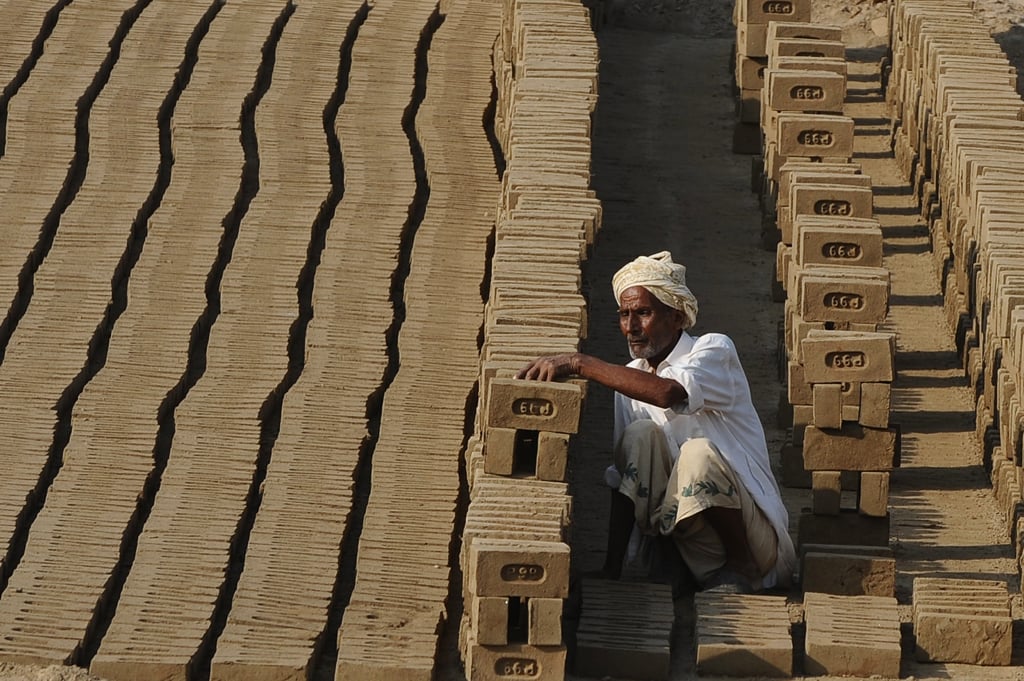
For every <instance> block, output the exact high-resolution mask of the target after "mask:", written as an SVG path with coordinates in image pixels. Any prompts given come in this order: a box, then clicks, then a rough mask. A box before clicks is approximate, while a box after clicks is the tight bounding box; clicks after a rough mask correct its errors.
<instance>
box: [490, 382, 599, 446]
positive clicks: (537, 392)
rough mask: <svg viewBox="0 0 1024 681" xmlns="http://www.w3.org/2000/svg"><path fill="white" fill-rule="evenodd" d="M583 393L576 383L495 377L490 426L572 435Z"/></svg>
mask: <svg viewBox="0 0 1024 681" xmlns="http://www.w3.org/2000/svg"><path fill="white" fill-rule="evenodd" d="M582 401H583V392H582V390H581V389H580V387H579V386H578V385H576V384H575V383H554V382H551V381H526V380H518V379H514V378H494V379H492V380H491V383H490V390H489V394H488V396H487V427H490V428H494V427H497V428H516V429H523V430H543V431H548V432H552V433H569V434H573V433H575V432H576V431H577V430H579V422H580V408H581V406H582Z"/></svg>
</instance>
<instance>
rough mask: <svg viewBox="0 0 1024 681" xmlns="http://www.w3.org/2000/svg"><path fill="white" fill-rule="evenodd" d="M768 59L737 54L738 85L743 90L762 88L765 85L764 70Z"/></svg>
mask: <svg viewBox="0 0 1024 681" xmlns="http://www.w3.org/2000/svg"><path fill="white" fill-rule="evenodd" d="M767 66H768V61H767V60H766V59H764V58H763V57H759V58H757V59H754V58H752V57H747V56H739V55H738V56H737V59H736V87H738V88H739V89H741V90H758V91H759V90H760V89H761V88H762V87H764V70H765V67H767Z"/></svg>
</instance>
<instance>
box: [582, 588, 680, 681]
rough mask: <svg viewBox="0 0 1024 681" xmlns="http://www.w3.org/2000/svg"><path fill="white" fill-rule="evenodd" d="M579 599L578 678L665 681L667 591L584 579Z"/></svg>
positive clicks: (670, 612)
mask: <svg viewBox="0 0 1024 681" xmlns="http://www.w3.org/2000/svg"><path fill="white" fill-rule="evenodd" d="M581 596H582V599H581V600H582V606H581V611H580V622H579V627H578V628H577V632H576V658H575V668H574V670H573V671H575V673H576V675H577V676H582V677H592V678H604V677H608V676H610V677H615V678H633V679H651V680H652V681H660V680H662V679H668V677H669V643H670V638H671V632H672V621H673V609H672V589H671V587H669V586H668V585H665V584H649V583H644V582H628V581H620V580H614V581H610V580H598V579H585V580H583V582H582V589H581Z"/></svg>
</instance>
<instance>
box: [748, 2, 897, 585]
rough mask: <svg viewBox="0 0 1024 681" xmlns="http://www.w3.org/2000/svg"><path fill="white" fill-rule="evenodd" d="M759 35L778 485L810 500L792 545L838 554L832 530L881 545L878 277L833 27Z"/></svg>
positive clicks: (883, 465)
mask: <svg viewBox="0 0 1024 681" xmlns="http://www.w3.org/2000/svg"><path fill="white" fill-rule="evenodd" d="M743 4H744V3H740V5H739V6H742V5H743ZM765 34H766V45H765V52H766V54H767V57H766V69H765V71H764V84H763V88H762V94H761V102H760V116H759V118H760V125H761V127H760V129H761V136H762V148H763V159H762V162H761V168H760V173H759V176H760V183H759V186H758V189H759V190H760V191H761V196H762V205H763V207H764V213H765V216H766V219H765V221H764V223H763V225H764V230H765V231H764V232H763V233H762V239H763V241H764V242H765V243H766V244H767V243H775V242H777V244H776V245H775V249H776V283H775V285H776V293H777V298H778V299H784V300H785V302H786V307H785V320H784V329H783V338H782V342H781V344H780V345H781V347H780V354H781V355H782V356H783V357H784V359H785V367H786V372H785V373H786V379H787V389H786V401H787V402H788V403H789V405H791V407H792V415H793V416H792V424H793V438H792V441H791V442H790V443H789V444H788V445H787V446H786V447H785V448H784V451H783V459H784V468H785V469H786V470H787V474H786V475H784V482H786V483H787V484H801V485H808V484H809V485H810V486H811V487H812V489H813V507H812V509H811V512H810V513H808V514H805V515H804V517H802V518H801V524H800V542H801V543H811V544H828V543H835V542H836V541H837V539H838V535H837V530H838V529H839V528H843V533H842V536H843V541H844V542H845V543H847V544H853V545H855V546H856V545H879V546H882V547H884V546H887V545H888V541H889V536H888V511H887V506H888V489H889V470H890V469H891V468H892V466H893V465H894V462H895V457H896V451H897V442H898V437H897V436H898V432H897V429H896V428H894V427H892V426H891V424H890V423H889V413H890V401H891V400H890V396H891V388H890V384H891V382H892V380H893V355H894V351H895V346H894V338H893V336H892V335H891V334H885V333H878V332H877V328H878V325H879V324H880V323H881V322H883V321H884V319H885V316H886V314H887V312H888V307H889V273H888V271H887V270H886V269H884V268H883V267H882V232H881V229H880V227H879V224H878V222H877V220H875V219H874V217H873V194H872V185H871V178H870V177H868V176H866V175H864V174H862V173H861V169H860V166H859V165H858V164H856V163H854V162H853V161H852V158H853V143H854V122H853V120H852V119H851V118H849V117H847V116H844V115H843V106H844V102H845V99H846V62H845V57H844V53H845V50H844V47H843V43H842V41H841V34H840V31H839V29H837V28H835V27H830V26H818V25H815V24H810V23H806V24H800V23H787V22H783V23H775V22H772V23H770V24H768V26H767V29H766V31H765ZM808 472H809V473H810V475H809V476H808ZM844 482H845V483H846V484H845V486H846V487H847V488H851V487H852V488H855V489H856V490H857V503H856V508H850V509H847V508H844V507H843V504H842V503H841V500H842V490H843V487H844ZM837 555H842V556H844V559H845V560H846V561H847V565H848V567H850V566H852V565H853V564H857V566H858V568H857V569H858V570H865V569H869V568H871V567H872V566H873V565H874V564H875V562H876V561H883V562H885V563H887V564H889V563H891V560H892V559H891V557H887V556H878V555H873V556H870V557H863V558H862V557H860V553H859V552H858V551H853V552H847V553H844V554H835V553H832V554H831V556H830V558H829V561H830V562H831V563H832V564H833V565H834V563H835V562H836V560H838V559H837V557H836V556H837ZM818 565H822V563H821V562H820V561H813V560H812V561H811V562H810V563H809V564H807V565H806V566H805V567H810V568H811V569H817V568H815V566H818ZM869 571H871V570H870V569H869ZM812 581H813V580H812ZM850 588H852V586H851V587H850ZM853 593H861V592H860V591H857V590H856V589H854V590H853ZM890 593H891V591H890Z"/></svg>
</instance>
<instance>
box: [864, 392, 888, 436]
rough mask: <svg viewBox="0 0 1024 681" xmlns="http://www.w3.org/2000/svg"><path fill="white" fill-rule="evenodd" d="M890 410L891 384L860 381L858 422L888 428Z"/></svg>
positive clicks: (872, 426)
mask: <svg viewBox="0 0 1024 681" xmlns="http://www.w3.org/2000/svg"><path fill="white" fill-rule="evenodd" d="M891 411H892V384H890V383H861V385H860V418H859V421H860V424H861V425H863V426H870V427H871V428H888V427H889V414H890V412H891Z"/></svg>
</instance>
